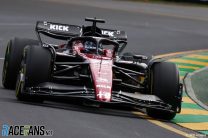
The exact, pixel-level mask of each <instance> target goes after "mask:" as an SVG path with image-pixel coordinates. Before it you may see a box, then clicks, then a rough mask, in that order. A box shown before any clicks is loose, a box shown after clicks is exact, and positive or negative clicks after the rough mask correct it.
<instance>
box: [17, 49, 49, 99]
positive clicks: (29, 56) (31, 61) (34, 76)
mask: <svg viewBox="0 0 208 138" xmlns="http://www.w3.org/2000/svg"><path fill="white" fill-rule="evenodd" d="M51 71H52V54H51V52H50V51H49V50H48V49H47V48H43V47H40V46H28V47H26V48H25V50H24V53H23V59H22V62H21V69H20V71H19V75H18V79H17V84H16V97H17V99H18V100H31V101H43V98H42V97H38V96H33V97H31V96H29V95H28V94H27V92H28V91H27V89H28V88H30V87H35V86H37V85H38V84H40V83H43V82H48V81H50V76H51Z"/></svg>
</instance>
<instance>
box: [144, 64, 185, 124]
mask: <svg viewBox="0 0 208 138" xmlns="http://www.w3.org/2000/svg"><path fill="white" fill-rule="evenodd" d="M149 81H150V83H149V84H150V87H151V90H150V91H151V94H153V95H156V96H158V97H159V98H160V99H161V100H163V101H164V102H165V103H167V104H169V105H171V106H172V110H174V111H175V112H169V111H164V110H158V109H151V108H149V109H147V114H148V115H149V116H151V117H154V118H159V119H165V120H171V119H173V118H174V117H175V115H176V112H177V108H178V107H180V103H181V101H180V100H179V99H178V98H177V97H178V96H179V95H180V90H179V89H180V83H179V71H178V68H177V66H176V65H175V64H174V63H170V62H156V63H153V65H152V66H151V69H150V80H149Z"/></svg>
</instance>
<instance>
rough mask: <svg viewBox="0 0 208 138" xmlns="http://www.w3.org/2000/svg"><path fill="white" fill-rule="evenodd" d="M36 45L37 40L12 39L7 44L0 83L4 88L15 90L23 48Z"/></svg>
mask: <svg viewBox="0 0 208 138" xmlns="http://www.w3.org/2000/svg"><path fill="white" fill-rule="evenodd" d="M38 43H39V42H38V41H37V40H32V39H20V38H14V39H13V40H10V41H9V42H8V45H7V49H6V53H5V59H4V67H3V72H2V83H3V86H4V87H5V88H7V89H14V88H15V84H16V78H17V74H18V71H19V68H20V63H21V59H22V52H23V49H24V47H25V46H26V45H38Z"/></svg>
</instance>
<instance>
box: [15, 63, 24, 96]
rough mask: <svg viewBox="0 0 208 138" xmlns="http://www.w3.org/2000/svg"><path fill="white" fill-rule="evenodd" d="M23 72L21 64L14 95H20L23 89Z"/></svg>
mask: <svg viewBox="0 0 208 138" xmlns="http://www.w3.org/2000/svg"><path fill="white" fill-rule="evenodd" d="M24 73H25V71H24V65H21V69H20V72H19V75H18V80H17V84H16V97H19V96H21V94H22V92H23V91H24V82H25V75H24Z"/></svg>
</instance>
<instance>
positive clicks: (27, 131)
mask: <svg viewBox="0 0 208 138" xmlns="http://www.w3.org/2000/svg"><path fill="white" fill-rule="evenodd" d="M1 135H2V137H8V136H53V130H46V129H45V126H43V125H7V124H3V125H2V131H1Z"/></svg>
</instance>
